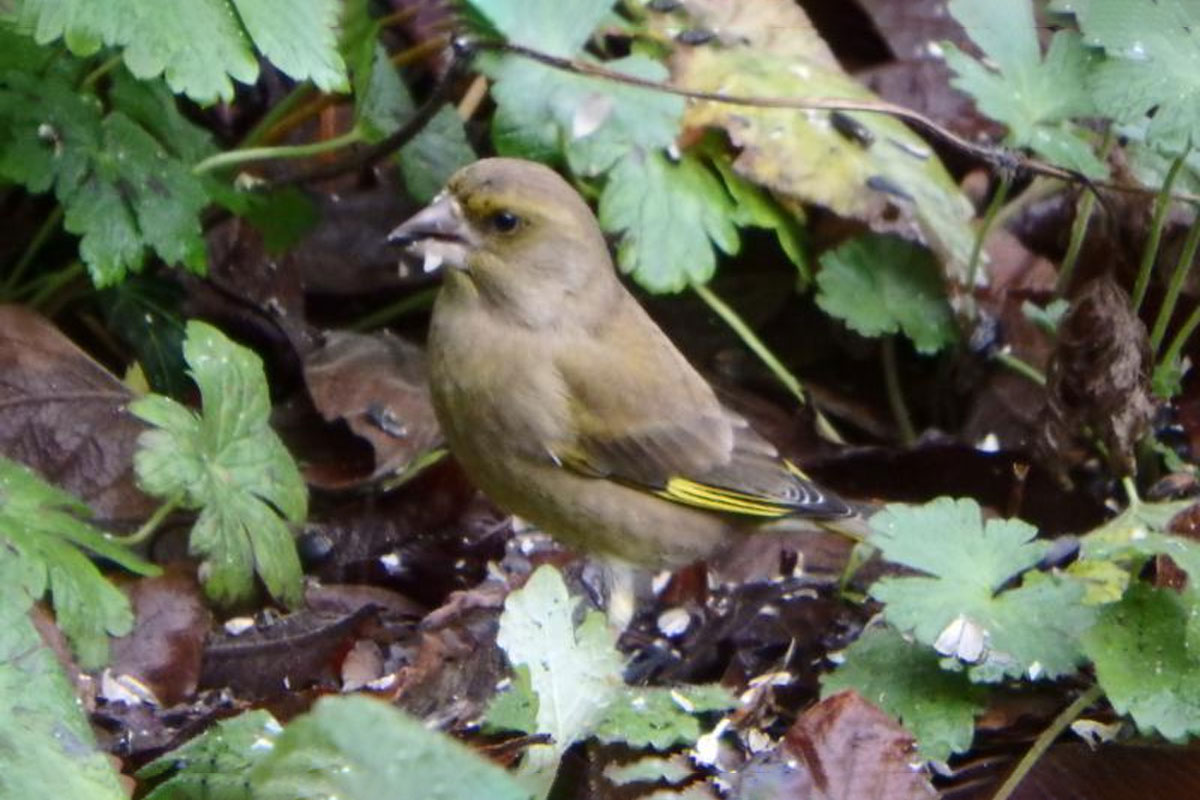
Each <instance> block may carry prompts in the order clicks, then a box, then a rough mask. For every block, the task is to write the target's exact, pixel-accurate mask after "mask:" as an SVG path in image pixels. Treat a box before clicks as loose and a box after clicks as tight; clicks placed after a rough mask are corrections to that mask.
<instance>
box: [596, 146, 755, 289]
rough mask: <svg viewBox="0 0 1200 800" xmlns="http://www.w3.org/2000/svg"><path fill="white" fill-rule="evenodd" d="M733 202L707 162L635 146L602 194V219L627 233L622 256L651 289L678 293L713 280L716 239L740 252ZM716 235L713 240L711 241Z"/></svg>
mask: <svg viewBox="0 0 1200 800" xmlns="http://www.w3.org/2000/svg"><path fill="white" fill-rule="evenodd" d="M732 213H733V202H732V201H731V200H730V198H729V195H728V194H727V193H726V192H725V189H724V187H723V186H722V185H721V182H720V180H718V178H717V176H716V175H714V174H713V173H712V171H711V170H710V169H709V168H708V167H706V166H705V165H704V164H703V162H701V161H699V160H698V159H696V158H694V157H691V156H684V157H683V158H682V159H681V160H680V161H679V162H678V163H671V162H670V161H668V160H667V158H666V157H665V156H662V155H659V154H651V153H644V152H641V151H633V152H631V153H629V155H627V156H625V158H623V159H621V160H620V161H619V162H617V165H616V166H615V167H613V169H612V172H611V173H610V174H609V176H608V182H607V183H606V184H605V186H604V192H603V194H601V196H600V212H599V217H600V225H601V227H603V228H604V229H605V230H608V231H612V232H614V233H616V232H619V233H621V242H620V244H619V245H618V247H617V262H618V264H620V266H621V269H622V270H623V271H625V272H628V273H630V274H631V275H632V276H633V278H634V280H636V281H637V282H638V283H639V284H641V285H642V286H643V287H644V288H645V289H647V290H649V291H651V292H677V291H680V290H682V289H684V288H686V287H687V286H689V285H691V284H700V283H705V282H706V281H708V279H709V278H711V277H712V274H713V272H714V271H715V270H716V255H715V253H714V252H713V247H712V245H713V244H715V245H716V246H717V247H719V248H720V249H721V250H722V251H724V252H726V253H736V252H737V250H738V247H739V246H740V242H739V240H738V232H737V227H736V226H735V225H734V223H733V220H732ZM710 240H711V242H712V244H710Z"/></svg>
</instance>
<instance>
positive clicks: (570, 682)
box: [496, 565, 624, 794]
mask: <svg viewBox="0 0 1200 800" xmlns="http://www.w3.org/2000/svg"><path fill="white" fill-rule="evenodd" d="M576 605H577V602H576V601H575V600H573V599H571V597H570V596H569V595H568V594H567V587H566V584H565V583H563V579H562V576H561V575H560V574H559V573H558V571H557V570H556V569H554V568H553V567H551V566H548V565H547V566H542V567H539V568H538V569H537V570H536V571H535V572H534V573H533V574H532V575H531V576H530V577H529V580H528V581H527V582H526V584H525V586H524V587H522V588H521V589H519V590H518V591H515V592H513V593H512V594H510V595H509V596H508V598H507V599H506V600H505V602H504V612H503V613H502V614H501V615H500V631H499V633H498V634H497V637H496V641H497V642H498V643H499V645H500V647H502V648H503V649H504V652H505V653H506V654H507V656H508V660H509V661H510V662H511V663H512V665H513V666H514V667H520V666H522V665H524V666H526V667H527V668H528V669H529V679H530V685H531V686H532V687H533V691H534V692H535V693H536V695H537V699H538V709H537V730H538V732H540V733H548V734H550V736H551V738H552V740H553V741H552V743H551V744H548V745H534V746H532V747H530V748H529V749H528V750H527V751H526V754H525V760H524V761H523V762H522V764H521V768H520V771H519V773H518V774H519V775H521V777H522V778H523V779H524V780H525V781H526V782H527V785H529V786H531V787H534V788H535V789H536V790H537V792H538V794H544V792H545V791H546V790H548V789H549V788H550V783H551V782H552V781H553V779H554V774H555V771H556V770H557V768H558V761H559V758H560V757H561V756H562V754H563V753H565V752H566V751H567V749H568V748H569V747H570V746H571V745H572V744H574V743H575V742H577V741H579V740H581V739H583V738H585V737H587V736H589V735H590V734H591V733H592V732H593V731H594V730H595V728H596V725H597V724H598V723H599V721H600V720H601V719H602V718H603V715H604V713H605V710H606V709H607V708H608V707H609V705H610V704H611V703H612V702H613V700H614V698H616V697H617V695H618V693H619V692H620V691H621V689H622V687H623V686H624V682H623V681H622V679H621V669H622V667H623V660H622V658H621V656H620V654H619V653H618V652H617V649H616V639H615V637H614V635H613V633H612V632H611V631H610V630H609V629H608V624H607V622H606V621H605V619H604V615H603V614H601V613H599V612H595V611H593V612H589V613H588V614H587V615H586V616H585V617H584V619H583V622H582V623H581V624H580V625H579V626H578V627H576V626H575V622H574V616H575V607H576Z"/></svg>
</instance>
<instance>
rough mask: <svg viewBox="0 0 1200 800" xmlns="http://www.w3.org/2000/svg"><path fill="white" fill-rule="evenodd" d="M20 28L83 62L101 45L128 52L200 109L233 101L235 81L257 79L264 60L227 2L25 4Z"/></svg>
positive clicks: (135, 63) (129, 61) (60, 0)
mask: <svg viewBox="0 0 1200 800" xmlns="http://www.w3.org/2000/svg"><path fill="white" fill-rule="evenodd" d="M20 24H21V25H22V26H23V27H26V28H28V29H31V30H32V31H33V33H34V37H35V38H36V39H37V41H38V42H40V43H42V44H46V43H49V42H52V41H54V40H55V39H58V38H60V37H61V38H63V40H64V41H65V42H66V44H67V47H68V48H70V50H71V52H72V53H74V54H75V55H79V56H86V55H91V54H93V53H95V52H96V51H97V50H98V49H99V48H100V47H101V46H102V45H103V46H115V47H122V48H124V52H123V55H124V60H125V66H126V67H128V68H129V71H130V72H132V73H133V74H134V76H136V77H138V78H143V79H150V78H157V77H158V76H159V75H163V76H164V77H165V78H166V81H167V84H168V85H169V86H170V87H171V89H172V90H173V91H175V92H182V93H184V94H186V95H188V96H189V97H191V98H192V99H193V100H196V101H198V102H201V103H210V102H213V101H215V100H218V99H219V100H232V99H233V84H232V83H230V81H229V79H230V78H234V79H235V80H238V81H241V82H242V83H253V82H254V81H255V80H257V78H258V61H257V60H256V59H255V58H254V54H253V52H251V49H250V41H249V38H248V37H247V36H246V33H245V31H244V30H243V29H242V26H241V24H240V23H239V21H238V17H237V14H236V13H235V12H234V10H233V8H232V7H231V6H230V5H229V2H228V0H196V2H189V3H174V4H172V5H170V6H159V7H157V8H156V9H147V8H146V7H145V6H144V4H143V3H141V2H140V0H109V2H106V3H96V2H92V0H23V3H22V9H21V18H20ZM201 32H202V33H203V35H199V34H200V33H201Z"/></svg>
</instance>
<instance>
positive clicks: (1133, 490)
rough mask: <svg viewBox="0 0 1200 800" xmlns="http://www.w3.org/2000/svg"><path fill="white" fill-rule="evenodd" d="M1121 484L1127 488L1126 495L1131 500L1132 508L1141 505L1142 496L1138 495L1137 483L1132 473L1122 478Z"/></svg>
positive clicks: (1130, 505)
mask: <svg viewBox="0 0 1200 800" xmlns="http://www.w3.org/2000/svg"><path fill="white" fill-rule="evenodd" d="M1121 486H1122V487H1123V488H1124V489H1125V497H1126V498H1128V500H1129V507H1130V508H1132V507H1134V506H1136V505H1141V503H1142V498H1140V497H1138V490H1137V484H1136V483H1134V482H1133V477H1132V476H1131V475H1126V476H1125V477H1123V478H1121Z"/></svg>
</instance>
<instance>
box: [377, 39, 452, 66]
mask: <svg viewBox="0 0 1200 800" xmlns="http://www.w3.org/2000/svg"><path fill="white" fill-rule="evenodd" d="M448 41H449V40H448V39H447V38H446V37H444V36H435V37H434V38H432V39H426V40H425V41H423V42H421V43H420V44H417V45H413V46H412V47H410V48H408V49H407V50H401V51H400V52H399V53H395V54H394V55H392V56H391V58H390V59H389V60H390V61H391V62H392V66H393V67H396V68H397V69H399V68H400V67H407V66H408V65H409V64H411V63H413V62H414V61H420V60H421V59H423V58H428V57H429V56H431V55H433V54H434V53H437V52H439V51H441V50H445V49H446V43H447V42H448Z"/></svg>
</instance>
